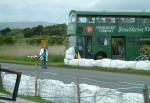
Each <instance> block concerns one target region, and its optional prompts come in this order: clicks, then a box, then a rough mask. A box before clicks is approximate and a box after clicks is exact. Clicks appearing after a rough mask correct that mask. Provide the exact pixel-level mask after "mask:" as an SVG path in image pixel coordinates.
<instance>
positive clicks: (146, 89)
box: [143, 85, 150, 103]
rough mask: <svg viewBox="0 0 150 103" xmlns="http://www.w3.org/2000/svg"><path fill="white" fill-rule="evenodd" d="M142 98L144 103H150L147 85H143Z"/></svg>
mask: <svg viewBox="0 0 150 103" xmlns="http://www.w3.org/2000/svg"><path fill="white" fill-rule="evenodd" d="M143 96H144V103H150V100H149V91H148V87H147V85H145V86H144V88H143Z"/></svg>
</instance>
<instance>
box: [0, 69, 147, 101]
mask: <svg viewBox="0 0 150 103" xmlns="http://www.w3.org/2000/svg"><path fill="white" fill-rule="evenodd" d="M39 71H40V70H39ZM39 71H36V72H35V76H34V77H30V76H26V75H22V78H21V82H20V87H19V91H18V93H19V95H26V96H27V95H28V96H40V97H41V98H43V99H46V100H50V101H53V102H54V103H150V102H149V89H150V86H146V85H144V84H134V83H126V82H115V81H102V80H98V79H89V78H85V77H82V76H79V75H76V76H75V75H72V76H70V75H66V74H64V73H52V72H48V71H47V72H39ZM2 79H3V86H4V87H5V89H6V90H7V91H9V92H10V93H12V90H13V88H14V85H15V79H16V76H15V75H12V74H9V73H2ZM62 81H63V82H62ZM2 95H3V94H2ZM2 95H0V96H2ZM7 95H11V94H7ZM7 95H4V96H7Z"/></svg>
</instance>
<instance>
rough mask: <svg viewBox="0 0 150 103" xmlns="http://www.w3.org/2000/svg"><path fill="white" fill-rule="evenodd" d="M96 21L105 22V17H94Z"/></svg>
mask: <svg viewBox="0 0 150 103" xmlns="http://www.w3.org/2000/svg"><path fill="white" fill-rule="evenodd" d="M96 22H97V23H104V22H105V18H104V17H96Z"/></svg>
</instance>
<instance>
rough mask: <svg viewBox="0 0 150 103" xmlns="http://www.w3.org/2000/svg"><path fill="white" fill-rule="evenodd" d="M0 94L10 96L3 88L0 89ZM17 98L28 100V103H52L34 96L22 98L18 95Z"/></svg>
mask: <svg viewBox="0 0 150 103" xmlns="http://www.w3.org/2000/svg"><path fill="white" fill-rule="evenodd" d="M0 93H3V94H6V95H9V96H12V94H11V93H10V92H8V91H6V90H5V89H4V88H0ZM18 97H20V98H23V99H26V100H29V101H33V102H36V103H53V102H51V101H48V100H45V99H42V98H41V97H39V96H37V97H35V96H22V95H19V96H18Z"/></svg>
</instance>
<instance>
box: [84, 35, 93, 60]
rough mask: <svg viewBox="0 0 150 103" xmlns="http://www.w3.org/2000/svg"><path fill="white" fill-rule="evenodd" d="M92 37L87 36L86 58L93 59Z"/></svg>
mask: <svg viewBox="0 0 150 103" xmlns="http://www.w3.org/2000/svg"><path fill="white" fill-rule="evenodd" d="M91 52H92V36H91V35H87V36H85V58H89V59H90V58H92V55H91Z"/></svg>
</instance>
